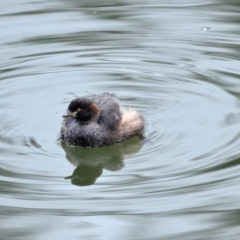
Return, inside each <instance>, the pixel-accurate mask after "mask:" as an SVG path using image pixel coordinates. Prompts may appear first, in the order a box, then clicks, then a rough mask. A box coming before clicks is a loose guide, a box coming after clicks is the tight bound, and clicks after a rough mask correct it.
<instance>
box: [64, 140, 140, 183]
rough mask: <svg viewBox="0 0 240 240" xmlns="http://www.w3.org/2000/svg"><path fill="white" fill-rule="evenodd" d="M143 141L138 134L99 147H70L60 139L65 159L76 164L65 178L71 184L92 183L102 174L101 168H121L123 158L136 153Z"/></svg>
mask: <svg viewBox="0 0 240 240" xmlns="http://www.w3.org/2000/svg"><path fill="white" fill-rule="evenodd" d="M143 143H144V141H143V139H142V138H139V137H138V136H136V137H134V138H131V139H129V140H127V141H124V142H123V143H120V144H114V145H112V146H107V147H100V148H78V147H71V146H69V145H67V144H66V143H65V142H63V141H62V142H61V146H62V148H63V150H64V151H65V152H66V158H67V160H68V161H69V162H70V163H71V164H72V165H74V166H76V169H75V170H74V171H73V173H72V175H71V176H68V177H66V178H65V179H71V182H72V184H74V185H78V186H89V185H92V184H94V183H95V181H96V180H97V178H98V177H100V176H101V175H102V172H103V169H106V170H108V171H119V170H121V169H122V168H123V167H124V162H123V161H124V159H126V158H128V157H130V156H132V155H133V154H135V153H137V152H138V151H139V150H140V149H141V147H142V146H143Z"/></svg>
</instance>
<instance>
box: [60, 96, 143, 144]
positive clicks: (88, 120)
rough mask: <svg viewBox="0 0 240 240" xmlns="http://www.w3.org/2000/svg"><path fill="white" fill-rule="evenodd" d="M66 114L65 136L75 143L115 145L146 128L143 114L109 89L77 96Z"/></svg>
mask: <svg viewBox="0 0 240 240" xmlns="http://www.w3.org/2000/svg"><path fill="white" fill-rule="evenodd" d="M63 117H64V120H63V122H62V128H61V139H62V140H64V141H66V142H67V143H68V144H69V145H73V146H81V147H100V146H106V145H111V144H114V143H118V142H122V141H124V140H126V139H128V138H130V137H132V136H135V135H141V134H142V131H143V128H144V124H143V118H142V117H141V116H140V114H139V113H138V112H137V111H135V110H132V109H125V108H123V107H122V105H121V103H120V101H119V100H118V99H117V98H116V96H115V95H113V94H109V93H102V94H90V95H87V96H84V97H80V98H76V99H74V100H73V101H71V102H70V104H69V106H68V110H67V114H66V115H64V116H63Z"/></svg>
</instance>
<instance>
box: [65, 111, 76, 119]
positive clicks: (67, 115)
mask: <svg viewBox="0 0 240 240" xmlns="http://www.w3.org/2000/svg"><path fill="white" fill-rule="evenodd" d="M76 115H77V111H75V112H67V114H65V115H63V116H62V117H63V118H67V117H76Z"/></svg>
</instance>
